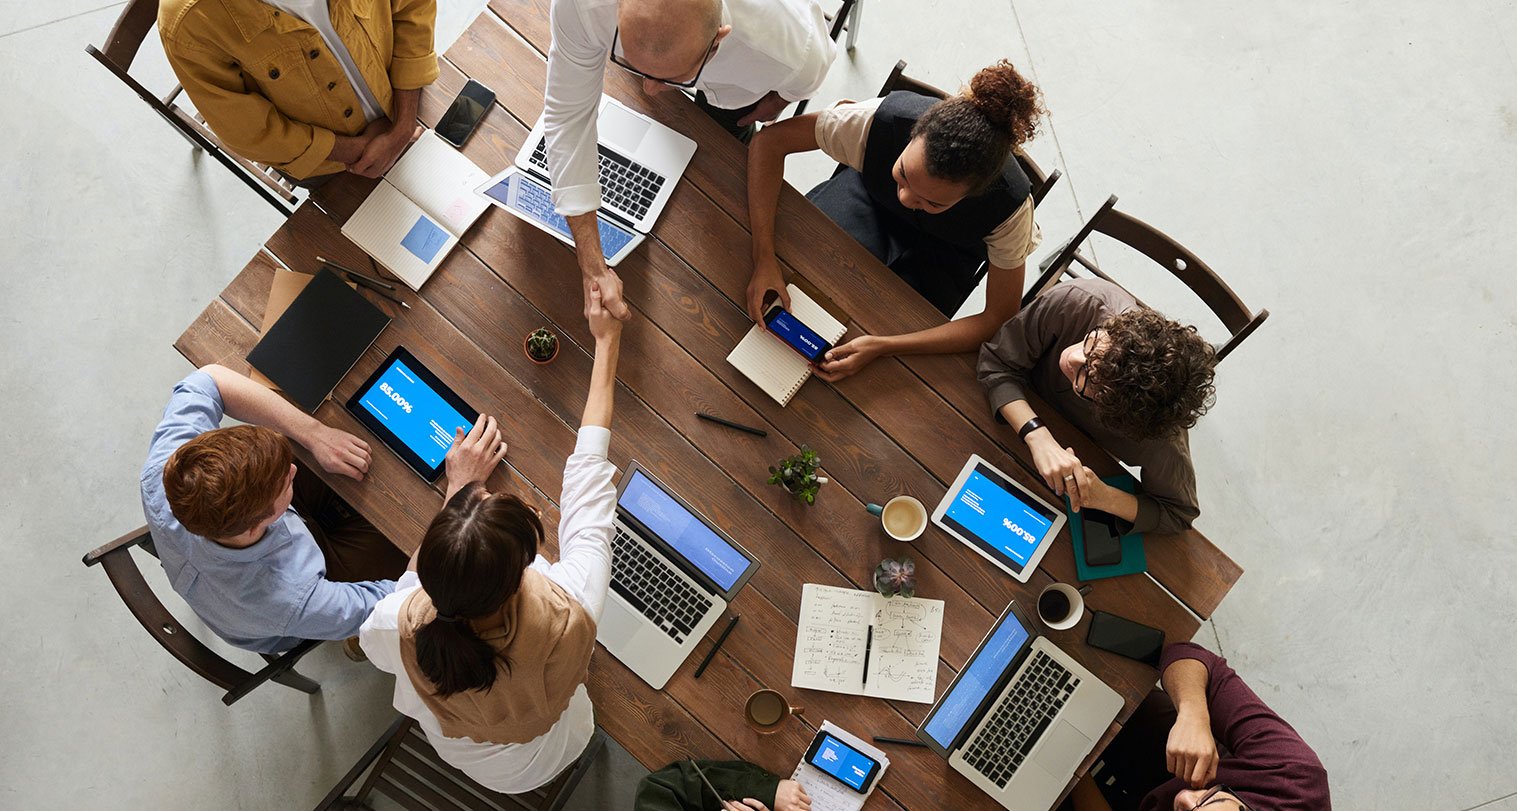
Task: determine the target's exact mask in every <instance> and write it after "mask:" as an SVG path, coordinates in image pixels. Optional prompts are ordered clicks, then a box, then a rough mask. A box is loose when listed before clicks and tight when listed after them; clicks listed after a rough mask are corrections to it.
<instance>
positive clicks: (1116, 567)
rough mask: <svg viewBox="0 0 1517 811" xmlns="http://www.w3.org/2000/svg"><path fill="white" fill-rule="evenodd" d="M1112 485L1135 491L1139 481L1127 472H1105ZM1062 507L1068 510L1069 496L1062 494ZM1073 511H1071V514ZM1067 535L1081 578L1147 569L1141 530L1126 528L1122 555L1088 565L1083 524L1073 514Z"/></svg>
mask: <svg viewBox="0 0 1517 811" xmlns="http://www.w3.org/2000/svg"><path fill="white" fill-rule="evenodd" d="M1101 481H1103V482H1106V483H1107V484H1109V485H1111V486H1112V487H1115V488H1117V489H1118V490H1121V491H1123V492H1125V493H1132V492H1136V491H1137V489H1138V482H1137V480H1135V479H1134V478H1133V477H1131V476H1129V475H1127V474H1126V473H1119V474H1117V475H1115V476H1106V477H1104V478H1102V479H1101ZM1064 509H1065V511H1066V512H1067V511H1068V510H1069V497H1068V496H1065V497H1064ZM1071 515H1073V514H1071ZM1069 533H1070V539H1071V540H1072V541H1073V543H1074V548H1075V575H1076V576H1077V577H1078V578H1079V579H1080V580H1082V581H1085V580H1100V579H1102V578H1106V577H1118V576H1120V575H1124V574H1137V573H1138V572H1146V571H1148V557H1147V556H1146V555H1144V554H1143V533H1141V532H1129V533H1128V534H1126V535H1123V536H1122V559H1121V560H1120V561H1118V562H1116V563H1113V564H1111V565H1110V566H1091V565H1090V564H1088V563H1086V562H1085V531H1084V524H1083V523H1081V522H1080V521H1076V520H1074V519H1073V518H1071V519H1070V521H1069Z"/></svg>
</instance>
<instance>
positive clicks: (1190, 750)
mask: <svg viewBox="0 0 1517 811" xmlns="http://www.w3.org/2000/svg"><path fill="white" fill-rule="evenodd" d="M1217 760H1218V758H1217V741H1216V739H1215V738H1213V737H1212V734H1211V719H1210V718H1209V717H1207V716H1205V715H1195V714H1190V713H1181V714H1179V715H1178V716H1176V717H1175V725H1174V726H1172V727H1170V729H1169V741H1168V742H1167V743H1166V744H1165V745H1164V765H1165V767H1166V768H1168V769H1169V771H1170V774H1173V775H1174V776H1176V777H1178V778H1180V779H1181V780H1184V781H1186V782H1187V783H1189V784H1190V787H1191V788H1204V787H1206V786H1209V785H1211V781H1212V780H1215V779H1216V777H1217Z"/></svg>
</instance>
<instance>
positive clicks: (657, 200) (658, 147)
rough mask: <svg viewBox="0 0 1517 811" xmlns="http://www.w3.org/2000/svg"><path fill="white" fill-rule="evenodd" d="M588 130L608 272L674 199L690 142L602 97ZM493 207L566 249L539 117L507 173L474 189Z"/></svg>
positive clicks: (566, 226)
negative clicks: (595, 157)
mask: <svg viewBox="0 0 1517 811" xmlns="http://www.w3.org/2000/svg"><path fill="white" fill-rule="evenodd" d="M596 130H597V133H598V138H599V144H598V145H597V146H598V149H599V152H600V189H601V208H600V210H599V211H598V212H597V217H598V218H599V221H600V222H599V225H600V238H601V249H602V251H603V252H604V254H605V257H606V264H607V265H610V266H613V267H614V266H615V265H616V264H617V263H618V262H620V261H621V260H622V259H623V258H625V257H626V256H627V255H628V254H629V253H631V252H632V249H633V248H636V247H637V246H638V245H639V244H641V243H642V241H643V238H644V237H646V236H647V234H648V232H649V231H651V230H652V229H653V223H654V221H655V220H657V219H658V215H659V214H660V213H661V212H662V211H663V210H664V206H665V205H666V204H668V202H669V198H670V197H671V196H673V194H674V186H675V184H677V183H678V182H679V179H680V177H681V176H682V175H683V174H684V173H685V167H686V166H688V165H689V164H690V158H691V156H693V155H694V154H695V142H694V141H692V140H690V139H689V138H686V137H685V136H683V135H680V134H679V133H677V132H675V131H674V130H672V129H670V128H668V127H666V126H664V125H663V124H660V123H658V122H657V121H654V120H653V119H651V118H649V117H648V116H645V115H643V114H642V113H639V112H637V111H635V110H633V109H631V108H629V107H627V106H626V105H624V104H622V103H620V102H618V101H616V100H615V99H613V98H611V97H610V96H606V95H602V96H601V103H600V110H599V112H598V119H597V125H596ZM478 191H479V193H480V194H483V195H484V196H486V197H488V198H490V199H491V200H492V201H494V202H495V203H496V204H498V205H499V206H500V207H501V208H504V209H506V210H507V211H510V212H511V213H512V214H515V215H516V216H518V217H520V218H522V219H523V220H526V221H527V222H528V223H531V224H532V225H534V226H536V227H538V228H540V229H542V230H544V231H546V232H548V233H550V234H552V235H553V236H555V237H557V238H558V239H560V240H562V241H563V242H566V243H568V244H570V245H573V244H574V237H573V235H572V234H571V233H570V231H569V224H568V222H566V221H565V220H564V218H563V217H561V216H559V215H558V214H557V213H555V212H554V211H553V201H552V185H551V180H550V175H549V172H548V142H547V139H546V138H545V136H544V134H543V122H542V119H541V118H539V119H538V120H537V123H536V124H535V125H533V127H532V132H531V133H530V134H529V135H528V136H527V142H526V143H525V144H523V145H522V148H521V151H520V152H517V153H516V163H515V165H514V166H512V167H511V168H510V169H507V170H505V171H504V172H501V173H500V174H498V175H496V176H495V177H492V178H490V180H489V181H488V182H486V183H485V185H483V186H481V187H480V188H479V189H478Z"/></svg>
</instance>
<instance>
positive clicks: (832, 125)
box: [816, 98, 1043, 270]
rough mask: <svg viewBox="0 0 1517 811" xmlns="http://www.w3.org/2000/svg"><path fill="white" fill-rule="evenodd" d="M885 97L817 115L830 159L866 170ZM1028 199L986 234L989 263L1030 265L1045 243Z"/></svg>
mask: <svg viewBox="0 0 1517 811" xmlns="http://www.w3.org/2000/svg"><path fill="white" fill-rule="evenodd" d="M882 101H884V99H883V98H878V99H869V100H868V101H847V100H844V101H840V102H838V103H837V104H834V105H833V106H831V107H829V108H827V109H825V110H822V111H821V112H819V113H817V116H816V144H817V146H819V147H821V149H822V151H823V152H825V153H827V156H828V157H830V158H832V159H833V160H835V161H837V162H838V163H841V164H843V165H844V166H847V167H849V168H851V169H853V170H854V171H857V172H862V171H864V148H865V147H866V146H867V145H868V144H869V124H870V122H872V121H874V111H875V110H876V109H878V108H879V106H880V102H882ZM1032 214H1033V212H1032V198H1031V197H1028V198H1027V200H1026V201H1025V202H1023V203H1022V205H1020V206H1018V207H1017V210H1016V211H1014V212H1012V215H1011V216H1010V217H1007V218H1006V221H1005V222H1003V223H1001V224H1000V225H998V226H996V227H995V229H994V230H992V231H991V232H990V233H989V234H986V235H985V250H986V252H987V253H988V257H987V258H988V259H989V260H990V264H991V265H994V266H995V267H998V268H1006V269H1008V270H1010V269H1011V268H1015V267H1017V266H1019V265H1022V264H1025V263H1026V262H1027V257H1029V256H1031V255H1032V252H1033V251H1035V250H1037V248H1038V243H1040V242H1042V241H1043V232H1042V231H1041V230H1039V229H1038V224H1037V222H1035V221H1034V220H1033V216H1032Z"/></svg>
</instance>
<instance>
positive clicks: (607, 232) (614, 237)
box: [485, 174, 637, 258]
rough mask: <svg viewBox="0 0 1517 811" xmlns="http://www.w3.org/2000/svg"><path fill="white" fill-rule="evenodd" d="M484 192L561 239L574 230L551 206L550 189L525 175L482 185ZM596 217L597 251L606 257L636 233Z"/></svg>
mask: <svg viewBox="0 0 1517 811" xmlns="http://www.w3.org/2000/svg"><path fill="white" fill-rule="evenodd" d="M485 195H486V196H487V197H489V198H490V199H492V200H495V201H497V202H499V203H501V204H502V205H504V206H506V207H507V208H509V209H511V210H512V211H514V212H516V213H518V214H520V215H522V216H524V217H529V218H531V219H532V220H534V221H535V222H538V223H541V224H542V225H545V226H547V227H548V228H550V229H552V230H553V231H555V232H557V233H559V234H562V235H563V236H564V238H565V239H568V240H570V241H573V239H574V234H573V233H572V232H571V231H570V230H569V222H568V221H567V220H565V219H564V218H563V216H562V215H560V214H559V213H558V212H556V211H554V210H553V195H552V193H551V192H549V191H548V188H547V187H546V186H544V185H542V184H541V183H538V182H537V181H535V180H533V179H531V178H529V177H527V176H526V175H522V174H511V175H509V176H507V177H506V178H505V179H504V180H502V181H500V182H499V183H496V184H495V185H494V186H491V187H490V188H488V189H485ZM596 221H597V222H598V223H599V224H600V248H601V252H602V253H604V254H605V255H606V257H607V258H610V257H613V256H616V253H617V251H620V250H621V249H622V248H624V247H626V245H627V243H628V242H631V241H632V240H633V238H635V237H636V236H637V234H635V233H634V232H632V231H631V230H629V229H626V228H623V227H621V226H620V225H617V224H616V223H614V222H612V221H610V220H608V219H606V218H605V217H603V216H602V217H598V218H597V220H596Z"/></svg>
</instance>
